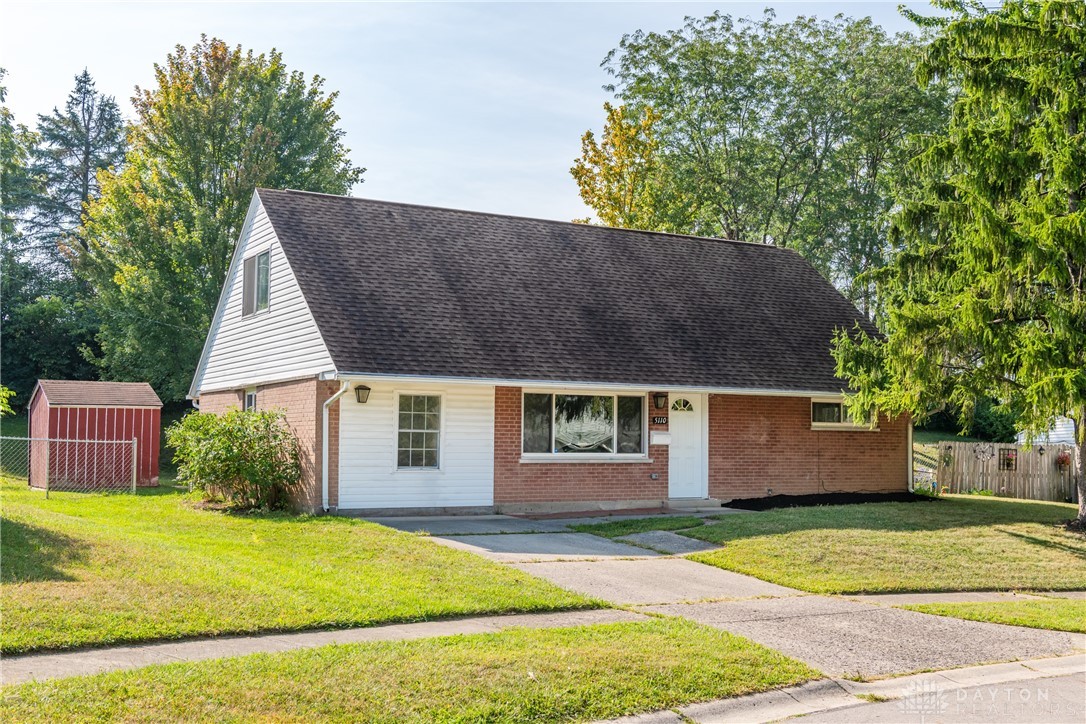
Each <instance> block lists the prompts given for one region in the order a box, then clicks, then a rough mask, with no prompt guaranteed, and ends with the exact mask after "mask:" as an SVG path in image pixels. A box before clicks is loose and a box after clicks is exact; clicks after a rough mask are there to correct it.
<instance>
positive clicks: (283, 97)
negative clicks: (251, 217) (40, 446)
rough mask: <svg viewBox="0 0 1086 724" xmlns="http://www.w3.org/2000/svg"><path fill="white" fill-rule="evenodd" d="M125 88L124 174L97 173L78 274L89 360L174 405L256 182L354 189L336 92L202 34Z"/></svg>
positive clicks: (356, 171) (273, 59)
mask: <svg viewBox="0 0 1086 724" xmlns="http://www.w3.org/2000/svg"><path fill="white" fill-rule="evenodd" d="M155 81H156V83H155V86H154V87H153V88H150V89H137V92H136V96H135V98H133V102H134V104H135V108H136V122H135V124H134V126H133V128H132V131H131V134H130V142H131V148H130V150H129V152H128V154H127V156H126V159H125V166H124V168H123V169H122V170H121V171H120V172H118V173H115V174H107V175H105V176H103V177H102V196H101V198H100V199H98V200H97V201H94V202H92V203H91V205H90V207H89V211H88V218H87V222H86V228H85V234H86V240H87V245H88V248H87V251H86V252H84V253H82V254H81V255H80V259H79V262H78V265H77V270H78V272H79V273H80V274H81V275H82V276H83V277H84V278H85V279H87V280H88V281H90V283H91V284H93V286H94V289H95V297H94V301H93V304H94V307H95V309H96V310H97V312H98V314H99V316H100V318H101V330H100V332H99V335H98V339H99V341H100V343H101V346H102V354H101V356H100V357H99V358H98V359H97V362H98V364H99V365H100V366H101V368H102V370H103V373H104V374H105V375H107V376H110V377H114V378H121V379H124V378H132V379H145V380H148V381H150V382H151V383H152V384H153V385H154V386H155V388H156V389H157V390H158V391H159V394H160V395H162V396H163V397H164V398H165V399H167V400H176V399H180V398H182V397H183V396H184V394H185V392H186V391H187V388H188V384H189V382H190V380H191V377H192V374H193V372H194V370H195V366H196V363H197V360H198V358H199V354H200V349H201V346H202V344H203V339H204V336H205V335H206V333H207V329H208V326H209V324H210V321H211V316H212V314H213V312H214V309H215V306H216V303H217V301H218V297H219V291H220V289H221V287H222V284H223V281H224V278H225V276H226V270H227V267H228V265H229V262H230V257H231V254H232V252H233V248H234V243H235V241H236V239H237V237H238V234H239V232H240V230H241V224H242V222H243V220H244V216H245V212H246V209H247V207H248V204H249V200H250V198H251V196H252V193H253V190H254V189H255V188H256V187H258V186H266V187H271V188H294V189H301V190H308V191H321V192H327V193H336V194H342V193H347V192H348V191H350V189H351V187H352V186H353V185H354V184H355V183H357V182H359V181H360V180H361V176H362V172H363V169H360V168H357V167H355V166H354V165H353V164H352V163H351V161H350V159H349V155H348V149H347V148H345V147H344V145H343V131H342V130H340V129H339V128H338V127H337V123H338V121H339V116H338V115H337V114H336V112H335V108H334V104H335V100H336V95H337V94H336V93H327V92H325V90H324V81H323V79H321V78H320V77H319V76H313V78H312V79H310V80H308V81H307V80H306V78H305V77H304V76H303V74H302V73H301V72H298V71H289V70H288V69H287V67H286V65H285V64H284V62H283V59H282V56H281V54H280V53H278V52H276V51H274V50H273V51H272V52H270V53H268V54H266V55H265V54H260V55H257V54H254V53H253V52H252V51H247V52H246V51H243V50H242V49H241V47H240V46H239V47H234V48H231V47H229V46H227V44H226V43H224V42H223V41H221V40H217V39H209V38H206V37H204V38H203V39H202V40H201V41H200V42H199V43H198V44H196V45H195V46H193V47H192V48H191V49H186V48H184V47H181V46H178V47H177V48H176V50H175V51H174V52H173V53H172V54H170V55H169V56H168V57H167V59H166V62H165V63H164V64H163V65H156V66H155Z"/></svg>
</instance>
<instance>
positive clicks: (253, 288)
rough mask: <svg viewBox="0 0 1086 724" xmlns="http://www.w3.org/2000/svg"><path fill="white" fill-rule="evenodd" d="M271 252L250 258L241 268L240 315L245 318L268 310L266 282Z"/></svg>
mask: <svg viewBox="0 0 1086 724" xmlns="http://www.w3.org/2000/svg"><path fill="white" fill-rule="evenodd" d="M270 274H271V252H270V251H265V252H261V253H260V254H257V255H255V256H251V257H249V258H248V259H246V260H245V261H244V262H243V263H242V268H241V314H242V316H243V317H247V316H249V315H250V314H256V313H257V312H261V311H263V310H265V309H267V308H268V282H269V275H270Z"/></svg>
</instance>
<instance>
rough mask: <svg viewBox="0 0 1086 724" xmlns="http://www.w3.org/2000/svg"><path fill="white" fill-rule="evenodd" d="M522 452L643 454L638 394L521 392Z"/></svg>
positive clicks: (641, 409)
mask: <svg viewBox="0 0 1086 724" xmlns="http://www.w3.org/2000/svg"><path fill="white" fill-rule="evenodd" d="M523 410H524V414H523V418H522V427H521V430H522V443H523V444H522V447H521V450H522V452H524V453H525V454H526V455H532V454H544V455H567V454H568V455H592V454H596V455H644V454H645V437H646V434H645V396H644V395H584V394H544V393H531V392H528V393H525V395H524V407H523Z"/></svg>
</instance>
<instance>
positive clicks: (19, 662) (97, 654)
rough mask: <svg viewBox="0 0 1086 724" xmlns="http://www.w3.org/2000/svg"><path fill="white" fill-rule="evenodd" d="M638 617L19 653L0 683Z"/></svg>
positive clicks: (574, 617) (409, 626)
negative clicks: (370, 643) (233, 657)
mask: <svg viewBox="0 0 1086 724" xmlns="http://www.w3.org/2000/svg"><path fill="white" fill-rule="evenodd" d="M644 618H645V617H644V616H642V615H641V614H638V613H631V612H629V611H616V610H607V609H604V610H594V611H565V612H559V613H526V614H511V615H506V616H476V617H472V618H460V619H450V620H444V621H424V622H421V623H404V624H390V625H386V626H370V627H366V628H351V629H341V630H337V631H301V632H297V633H281V634H263V635H259V636H224V637H221V638H207V639H195V640H189V641H174V642H165V643H151V644H142V645H135V646H114V647H110V648H102V649H84V650H78V651H68V652H61V653H52V654H51V653H42V654H23V655H16V656H4V657H3V658H0V684H2V685H5V686H6V685H8V684H19V683H22V682H25V681H34V680H41V679H59V678H64V677H68V676H84V675H87V674H99V673H102V672H104V671H118V670H121V669H136V668H139V667H141V666H150V665H152V664H172V663H177V662H178V661H203V660H206V659H221V658H226V657H229V656H244V655H245V654H256V653H273V652H276V651H291V650H293V649H309V648H315V647H317V646H327V645H329V644H355V643H363V642H367V641H410V640H413V639H421V638H430V637H434V636H455V635H458V634H479V633H494V632H496V631H503V630H505V629H509V628H517V627H520V628H564V627H568V626H589V625H592V624H600V623H617V622H620V621H638V620H643V619H644Z"/></svg>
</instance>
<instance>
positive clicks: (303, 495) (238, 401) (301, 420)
mask: <svg viewBox="0 0 1086 724" xmlns="http://www.w3.org/2000/svg"><path fill="white" fill-rule="evenodd" d="M339 384H340V383H339V382H336V381H321V380H317V379H313V378H311V379H306V380H294V381H291V382H276V383H273V384H268V385H258V386H257V387H256V406H257V409H260V410H275V409H281V410H283V411H284V412H285V413H286V419H287V424H288V425H290V428H291V429H292V430H293V431H294V434H295V435H296V436H297V437H298V443H299V445H300V447H301V455H302V481H303V485H302V491H301V492H300V494H299V495H297V496H296V498H295V500H294V503H295V505H296V506H297V507H298V508H300V509H303V510H318V509H319V508H320V507H321V432H322V430H321V419H322V408H323V405H324V401H325V400H327V399H328V398H329V397H331V396H332V395H333V394H335V392H336V391H337V390H338V389H339ZM244 400H245V390H244V389H241V390H229V391H225V392H205V393H204V394H202V395H200V411H201V412H213V413H220V412H224V411H226V410H227V409H229V408H231V407H236V408H240V407H241V406H242V405H243V404H244ZM328 430H329V435H328V440H329V446H328V459H329V466H328V493H329V505H330V506H332V507H335V506H336V503H337V498H338V486H337V482H338V480H339V403H338V402H337V403H335V404H333V405H332V407H331V409H330V410H329V415H328Z"/></svg>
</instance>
